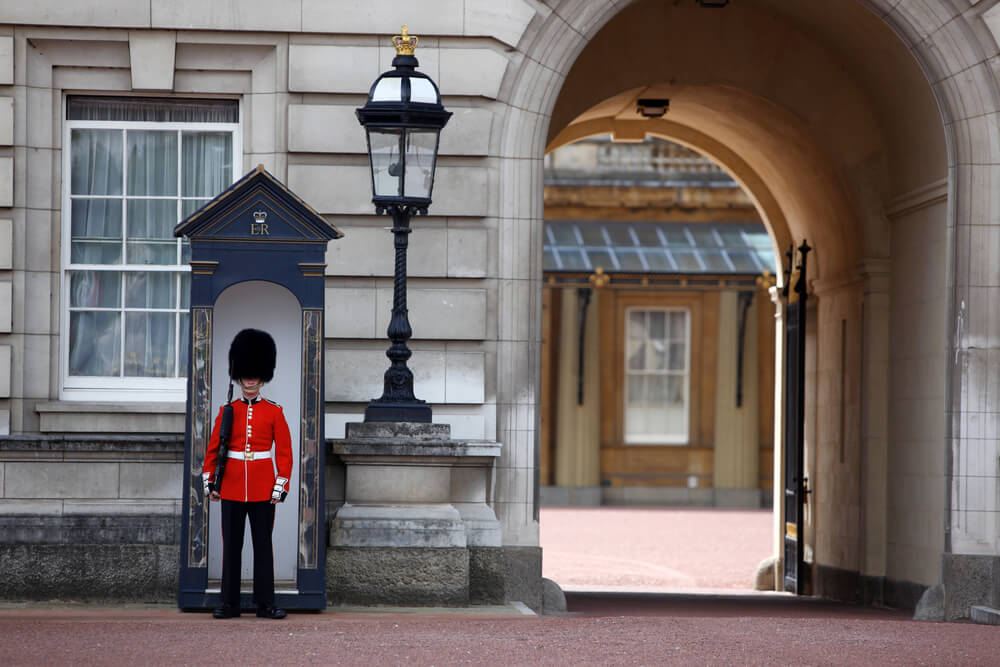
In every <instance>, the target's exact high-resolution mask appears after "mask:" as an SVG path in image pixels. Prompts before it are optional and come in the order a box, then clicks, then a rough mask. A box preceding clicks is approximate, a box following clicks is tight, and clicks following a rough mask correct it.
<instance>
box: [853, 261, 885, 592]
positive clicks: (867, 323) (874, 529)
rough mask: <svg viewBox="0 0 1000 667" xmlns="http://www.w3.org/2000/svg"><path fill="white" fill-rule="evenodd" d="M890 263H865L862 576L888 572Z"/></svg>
mask: <svg viewBox="0 0 1000 667" xmlns="http://www.w3.org/2000/svg"><path fill="white" fill-rule="evenodd" d="M889 270H890V264H889V260H886V259H871V258H869V259H864V260H862V261H861V262H859V264H858V272H859V273H860V274H861V276H862V279H863V281H864V301H863V303H862V325H863V330H862V334H861V335H862V340H861V346H862V350H861V358H862V362H863V366H862V369H861V373H862V377H861V443H860V444H861V475H862V479H861V493H862V497H861V498H860V499H859V502H860V504H861V506H862V507H863V508H864V513H863V515H862V520H863V522H864V524H863V525H862V526H861V538H862V540H863V547H862V553H860V554H859V558H860V559H861V567H860V570H861V572H860V574H862V575H866V576H871V577H882V576H885V573H886V538H887V528H888V526H887V523H886V522H887V516H888V515H887V512H888V495H887V482H888V455H889V454H888V452H889V450H888V444H889Z"/></svg>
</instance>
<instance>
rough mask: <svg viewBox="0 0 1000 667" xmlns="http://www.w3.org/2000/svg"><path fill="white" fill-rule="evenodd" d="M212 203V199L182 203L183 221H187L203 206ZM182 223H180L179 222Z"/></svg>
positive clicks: (191, 200)
mask: <svg viewBox="0 0 1000 667" xmlns="http://www.w3.org/2000/svg"><path fill="white" fill-rule="evenodd" d="M210 201H212V200H211V199H185V200H183V201H182V202H181V220H185V219H186V218H188V216H190V215H191V214H192V213H194V212H196V211H197V210H198V209H200V208H201V207H202V206H204V205H205V204H207V203H208V202H210ZM178 222H180V221H178Z"/></svg>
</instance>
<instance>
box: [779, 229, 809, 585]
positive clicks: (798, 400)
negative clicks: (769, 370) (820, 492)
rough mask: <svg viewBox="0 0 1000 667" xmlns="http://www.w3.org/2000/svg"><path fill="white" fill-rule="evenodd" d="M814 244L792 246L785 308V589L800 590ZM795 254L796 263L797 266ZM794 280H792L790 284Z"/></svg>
mask: <svg viewBox="0 0 1000 667" xmlns="http://www.w3.org/2000/svg"><path fill="white" fill-rule="evenodd" d="M811 249H812V248H810V247H809V245H808V244H807V243H806V242H805V241H803V242H802V245H801V246H799V248H798V253H796V252H795V251H794V249H791V248H790V249H789V251H788V253H786V254H787V257H788V268H787V270H786V276H787V279H786V281H785V290H784V295H785V297H786V301H785V303H786V308H785V415H784V419H785V428H784V432H785V442H784V454H785V522H784V526H785V527H784V558H783V560H784V588H785V590H786V591H790V592H792V593H795V594H797V595H801V594H804V593H806V592H807V589H808V583H809V582H808V571H807V570H806V569H805V567H804V565H803V563H804V561H803V551H804V547H803V544H804V541H803V538H804V533H803V530H802V514H803V508H804V505H805V502H806V494H807V493H809V487H808V479H806V476H805V468H804V465H803V459H804V456H803V454H804V443H805V371H806V303H807V300H808V295H807V293H806V256H807V255H808V254H809V251H810V250H811ZM796 254H797V255H798V257H797V259H798V266H796V263H795V260H796ZM792 282H794V285H792V284H791V283H792Z"/></svg>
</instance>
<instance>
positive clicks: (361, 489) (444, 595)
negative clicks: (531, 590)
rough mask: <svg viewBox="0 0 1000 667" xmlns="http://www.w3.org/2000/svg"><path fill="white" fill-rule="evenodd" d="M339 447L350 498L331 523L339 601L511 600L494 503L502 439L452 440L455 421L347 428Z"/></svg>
mask: <svg viewBox="0 0 1000 667" xmlns="http://www.w3.org/2000/svg"><path fill="white" fill-rule="evenodd" d="M346 436H347V437H346V438H345V439H343V440H335V441H333V453H334V454H336V455H337V456H339V457H340V459H341V460H342V461H343V462H344V466H345V468H346V480H345V482H346V486H345V503H344V505H343V506H342V507H341V508H340V509H339V510H338V511H337V513H336V515H335V516H334V518H333V520H332V522H331V526H330V548H329V549H328V550H327V582H328V586H327V594H328V598H329V600H330V602H331V603H334V604H338V603H345V604H404V605H440V604H453V605H463V604H469V603H483V602H487V603H497V602H502V601H504V600H503V598H504V593H503V591H504V588H503V586H504V574H503V571H504V564H503V556H502V550H501V548H500V547H501V542H500V523H499V522H498V521H497V518H496V514H494V512H493V509H492V507H491V503H492V502H493V486H494V462H495V460H496V458H497V457H498V456H499V455H500V443H497V442H489V441H458V440H452V439H451V428H450V427H449V426H448V425H446V424H423V423H412V422H366V423H352V424H347V432H346Z"/></svg>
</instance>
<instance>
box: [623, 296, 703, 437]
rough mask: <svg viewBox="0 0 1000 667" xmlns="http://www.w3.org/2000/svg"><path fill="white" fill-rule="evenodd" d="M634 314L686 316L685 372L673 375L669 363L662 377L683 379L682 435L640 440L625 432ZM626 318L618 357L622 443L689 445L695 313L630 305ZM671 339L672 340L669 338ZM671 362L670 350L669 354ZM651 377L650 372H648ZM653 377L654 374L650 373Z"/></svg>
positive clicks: (660, 435)
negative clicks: (629, 357) (629, 333)
mask: <svg viewBox="0 0 1000 667" xmlns="http://www.w3.org/2000/svg"><path fill="white" fill-rule="evenodd" d="M633 312H641V313H647V314H648V313H684V314H685V315H686V317H685V318H684V369H683V373H676V372H673V373H672V372H671V371H670V368H669V361H668V362H667V368H665V369H664V371H665V372H664V373H663V375H665V376H666V377H669V376H671V375H681V374H682V375H683V379H684V398H685V401H684V429H683V432H681V433H679V434H676V433H675V434H653V435H645V436H640V437H635V436H633V437H631V438H630V437H629V435H628V433H627V431H626V422H627V414H626V413H627V410H628V381H629V375H630V372H629V367H628V364H629V360H628V341H629V336H628V327H629V319H630V315H631V314H632V313H633ZM623 314H624V317H623V318H622V320H621V327H622V340H623V341H624V345H623V346H622V354H621V357H620V358H619V360H618V361H619V363H620V364H621V368H622V392H621V402H622V431H621V433H622V442H623V443H624V444H626V445H675V446H676V445H687V444H688V443H689V442H690V441H691V402H692V396H691V343H692V339H691V321H692V313H691V309H690V308H687V307H683V306H666V305H638V304H636V305H628V306H625V308H624V313H623ZM667 329H669V324H667ZM667 340H668V341H669V340H671V339H670V338H668V339H667ZM667 355H668V359H669V350H668V352H667ZM647 374H649V373H647ZM650 375H651V374H650Z"/></svg>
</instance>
